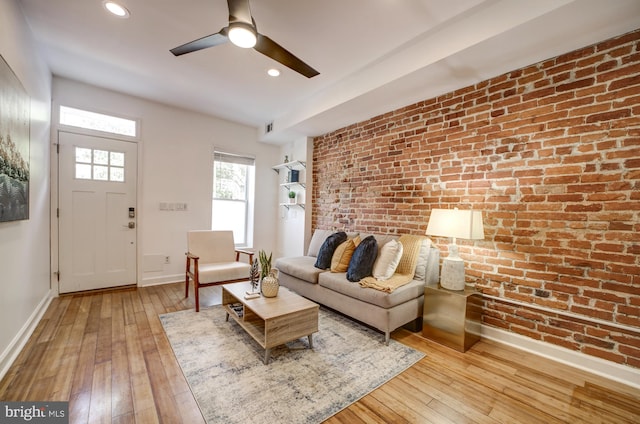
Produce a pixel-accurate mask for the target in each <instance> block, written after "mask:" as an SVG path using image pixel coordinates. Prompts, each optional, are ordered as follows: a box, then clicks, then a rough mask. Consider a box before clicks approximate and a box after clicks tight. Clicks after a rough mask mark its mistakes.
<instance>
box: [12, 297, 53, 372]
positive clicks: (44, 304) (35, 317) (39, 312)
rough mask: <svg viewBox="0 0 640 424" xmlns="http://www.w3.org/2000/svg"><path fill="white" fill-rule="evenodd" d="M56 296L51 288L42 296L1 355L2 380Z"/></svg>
mask: <svg viewBox="0 0 640 424" xmlns="http://www.w3.org/2000/svg"><path fill="white" fill-rule="evenodd" d="M54 297H55V293H54V291H53V290H49V291H48V292H47V294H46V295H45V296H44V298H42V300H41V301H40V303H39V304H38V306H37V307H36V309H35V310H34V311H33V313H32V314H31V316H30V317H29V319H28V320H27V322H25V324H24V325H23V326H22V328H21V329H20V331H19V332H18V334H16V336H15V337H14V338H13V340H11V343H9V346H7V348H6V349H5V350H4V352H2V355H0V380H2V379H3V378H4V376H5V374H6V373H7V372H8V371H9V368H10V367H11V365H12V364H13V362H14V361H15V360H16V358H17V357H18V355H19V354H20V352H21V351H22V349H23V348H24V346H25V345H26V344H27V341H28V340H29V337H31V335H32V334H33V332H34V330H35V329H36V326H37V325H38V323H39V322H40V320H41V319H42V316H43V315H44V313H45V312H46V311H47V308H48V307H49V304H50V303H51V301H52V300H53V298H54Z"/></svg>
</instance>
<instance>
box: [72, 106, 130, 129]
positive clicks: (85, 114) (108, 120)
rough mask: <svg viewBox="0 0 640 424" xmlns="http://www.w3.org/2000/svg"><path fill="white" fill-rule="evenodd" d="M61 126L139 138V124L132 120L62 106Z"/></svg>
mask: <svg viewBox="0 0 640 424" xmlns="http://www.w3.org/2000/svg"><path fill="white" fill-rule="evenodd" d="M60 124H62V125H69V126H72V127H78V128H85V129H88V130H96V131H103V132H108V133H112V134H120V135H126V136H130V137H135V136H137V128H136V127H137V122H136V121H134V120H132V119H125V118H119V117H117V116H111V115H104V114H102V113H95V112H89V111H88V110H82V109H75V108H72V107H67V106H60Z"/></svg>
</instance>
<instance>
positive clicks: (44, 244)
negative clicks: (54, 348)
mask: <svg viewBox="0 0 640 424" xmlns="http://www.w3.org/2000/svg"><path fill="white" fill-rule="evenodd" d="M0 54H1V55H2V57H3V58H4V60H5V61H6V62H7V63H8V64H9V66H10V67H11V68H12V69H13V72H14V73H15V74H16V76H17V77H18V79H19V80H20V81H21V82H22V85H23V87H24V88H25V90H26V91H27V93H28V94H29V96H30V97H31V142H30V175H31V179H30V185H29V205H30V206H29V209H30V212H29V219H28V220H25V221H14V222H3V223H0V293H1V295H0V377H2V375H3V374H4V373H5V372H6V370H7V367H8V366H9V365H10V363H11V362H12V361H13V358H14V357H15V356H16V355H17V353H18V352H19V350H20V348H21V347H22V345H23V343H24V342H26V339H27V338H28V336H29V335H30V333H31V331H33V326H34V325H35V324H37V321H38V320H39V315H40V314H41V313H42V312H44V309H45V308H46V306H47V305H48V302H49V300H50V296H49V294H50V281H51V278H50V267H49V254H50V244H49V224H50V222H49V205H50V189H49V172H50V168H49V153H50V143H49V126H50V122H51V120H50V103H51V94H50V93H51V73H50V72H49V69H48V68H47V66H46V64H45V63H44V61H43V60H42V59H41V58H40V57H39V56H38V53H37V51H36V48H35V45H34V43H33V39H32V37H31V33H30V31H29V29H28V26H27V24H26V22H25V20H24V17H23V16H22V12H21V11H20V7H19V5H18V2H17V1H15V0H2V1H0ZM0 113H1V112H0Z"/></svg>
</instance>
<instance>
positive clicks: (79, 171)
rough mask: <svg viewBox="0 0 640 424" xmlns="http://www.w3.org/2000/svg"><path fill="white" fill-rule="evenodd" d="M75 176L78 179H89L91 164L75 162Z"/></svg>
mask: <svg viewBox="0 0 640 424" xmlns="http://www.w3.org/2000/svg"><path fill="white" fill-rule="evenodd" d="M76 178H78V179H80V180H90V179H91V165H87V164H83V163H76Z"/></svg>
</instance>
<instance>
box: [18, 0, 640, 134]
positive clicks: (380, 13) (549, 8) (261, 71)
mask: <svg viewBox="0 0 640 424" xmlns="http://www.w3.org/2000/svg"><path fill="white" fill-rule="evenodd" d="M19 1H20V4H21V5H22V8H23V11H24V14H25V16H26V19H27V21H28V23H29V25H30V27H31V29H32V31H33V34H34V37H35V39H36V42H37V44H38V46H39V48H40V49H41V51H42V54H43V55H44V57H45V60H46V61H47V63H48V64H49V66H50V68H51V70H52V72H53V74H55V75H58V76H62V77H66V78H71V79H74V80H78V81H82V82H85V83H89V84H93V85H96V86H100V87H104V88H107V89H111V90H115V91H120V92H125V93H128V94H131V95H135V96H139V97H143V98H147V99H151V100H155V101H158V102H162V103H167V104H171V105H175V106H179V107H183V108H187V109H190V110H194V111H198V112H201V113H205V114H209V115H214V116H218V117H221V118H225V119H228V120H231V121H235V122H239V123H243V124H247V125H251V126H254V127H256V129H257V131H258V133H259V137H260V139H261V140H263V141H266V142H272V143H282V142H287V141H290V140H292V139H293V138H295V137H300V136H313V135H320V134H323V133H326V132H329V131H332V130H335V129H337V128H340V127H342V126H345V125H348V124H351V123H354V122H358V121H360V120H363V119H367V118H370V117H372V116H375V115H378V114H380V113H384V112H387V111H390V110H393V109H396V108H398V107H402V106H405V105H408V104H411V103H414V102H416V101H419V100H423V99H428V98H431V97H434V96H436V95H439V94H442V93H446V92H449V91H452V90H454V89H456V88H460V87H464V86H467V85H470V84H473V83H476V82H479V81H482V80H484V79H487V78H490V77H493V76H496V75H499V74H501V73H504V72H507V71H509V70H513V69H517V68H520V67H522V66H526V65H529V64H532V63H535V62H537V61H540V60H543V59H547V58H550V57H554V56H557V55H558V54H561V53H564V52H568V51H571V50H573V49H576V48H579V47H583V46H587V45H589V44H593V43H595V42H598V41H601V40H604V39H607V38H609V37H612V36H616V35H620V34H623V33H625V32H628V31H631V30H634V29H637V28H640V0H322V1H317V0H253V1H252V2H251V11H252V15H253V18H254V19H255V21H256V25H257V28H258V31H259V32H260V33H262V34H265V35H267V36H269V37H270V38H272V39H273V40H274V41H276V42H278V43H279V44H280V45H282V46H283V47H285V48H286V49H287V50H289V51H291V52H292V53H294V54H295V55H297V56H298V57H299V58H301V59H302V60H303V61H305V62H306V63H308V64H309V65H311V66H312V67H314V68H315V69H317V70H318V71H319V72H320V75H318V76H316V77H314V78H312V79H307V78H305V77H303V76H301V75H299V74H297V73H295V72H293V71H291V70H289V69H288V68H285V67H283V66H281V65H280V64H278V63H277V62H274V61H273V60H271V59H269V58H267V57H266V56H263V55H262V54H260V53H258V52H257V51H254V50H252V49H249V50H245V49H240V48H238V47H235V46H233V45H232V44H230V43H227V44H224V45H220V46H216V47H212V48H209V49H205V50H201V51H198V52H194V53H190V54H187V55H183V56H179V57H174V56H173V55H172V54H171V53H170V52H169V49H171V48H173V47H176V46H178V45H181V44H184V43H186V42H189V41H192V40H194V39H196V38H200V37H202V36H205V35H209V34H212V33H216V32H218V31H219V30H220V29H221V28H223V27H225V26H226V25H227V23H228V11H227V3H226V0H179V1H178V0H122V3H123V4H124V5H126V7H127V8H128V9H129V10H130V12H131V17H130V18H129V19H119V18H116V17H113V16H111V15H108V14H107V13H106V12H105V10H104V9H103V7H102V0H19ZM271 67H277V68H279V69H280V70H281V71H282V73H281V75H280V76H279V77H277V78H273V77H269V76H268V75H267V74H266V70H267V69H269V68H271ZM268 122H273V128H274V131H273V132H271V133H269V134H268V135H264V134H263V133H264V127H265V124H266V123H268Z"/></svg>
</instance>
